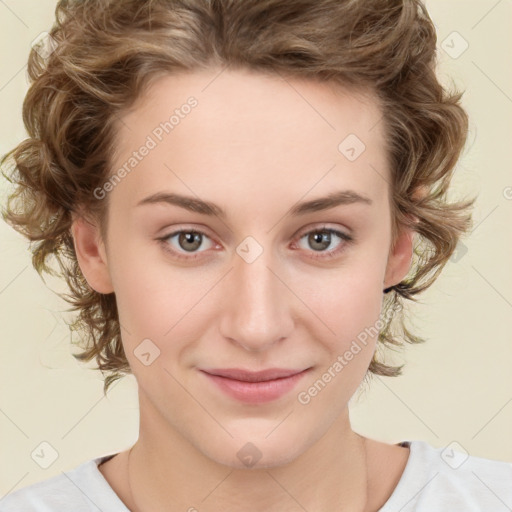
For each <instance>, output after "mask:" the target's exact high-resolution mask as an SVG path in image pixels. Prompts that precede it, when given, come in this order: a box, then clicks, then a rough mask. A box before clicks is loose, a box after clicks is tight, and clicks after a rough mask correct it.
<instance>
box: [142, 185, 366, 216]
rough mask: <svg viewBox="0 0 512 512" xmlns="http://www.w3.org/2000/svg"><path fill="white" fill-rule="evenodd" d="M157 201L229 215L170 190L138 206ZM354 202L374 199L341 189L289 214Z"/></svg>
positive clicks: (205, 212)
mask: <svg viewBox="0 0 512 512" xmlns="http://www.w3.org/2000/svg"><path fill="white" fill-rule="evenodd" d="M155 203H156V204H158V203H164V204H170V205H175V206H179V207H181V208H184V209H186V210H189V211H191V212H196V213H200V214H203V215H212V216H213V215H216V216H218V217H220V218H223V219H225V218H226V217H227V215H226V212H225V211H224V210H223V209H222V208H221V207H220V206H218V205H216V204H215V203H212V202H210V201H203V200H201V199H197V198H194V197H191V196H183V195H180V194H175V193H170V192H156V193H155V194H151V195H150V196H148V197H145V198H144V199H142V200H140V201H139V202H138V203H137V206H142V205H147V204H155ZM354 203H361V204H367V205H371V204H372V203H373V201H372V200H371V199H370V198H368V197H366V196H363V195H361V194H359V193H357V192H355V191H353V190H341V191H338V192H332V193H331V194H329V195H327V196H325V197H319V198H317V199H313V200H311V201H304V202H301V203H297V204H296V205H294V206H293V207H292V208H291V209H290V210H289V211H288V214H290V215H295V216H297V215H304V214H306V213H313V212H319V211H323V210H329V209H331V208H334V207H336V206H340V205H348V204H354Z"/></svg>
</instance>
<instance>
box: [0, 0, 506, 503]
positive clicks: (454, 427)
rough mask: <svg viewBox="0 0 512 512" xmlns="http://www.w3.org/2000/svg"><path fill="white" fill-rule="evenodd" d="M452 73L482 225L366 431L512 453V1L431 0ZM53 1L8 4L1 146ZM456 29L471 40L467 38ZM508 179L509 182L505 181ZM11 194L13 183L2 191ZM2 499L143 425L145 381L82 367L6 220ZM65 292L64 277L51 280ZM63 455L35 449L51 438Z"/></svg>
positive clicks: (1, 307)
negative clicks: (42, 459) (467, 129)
mask: <svg viewBox="0 0 512 512" xmlns="http://www.w3.org/2000/svg"><path fill="white" fill-rule="evenodd" d="M426 4H427V7H428V9H429V11H430V13H431V16H432V18H433V20H434V22H435V24H436V26H437V30H438V39H439V41H438V47H439V66H440V68H439V72H440V74H441V76H442V80H443V82H444V83H449V80H450V78H449V77H451V78H452V79H453V82H454V83H455V84H456V85H457V86H458V87H461V88H462V89H466V91H467V92H466V94H465V96H464V98H463V105H464V106H465V107H466V109H467V110H468V112H469V114H470V117H471V133H470V137H469V141H468V144H467V147H466V150H465V153H464V156H463V158H462V159H461V161H460V164H459V166H458V172H457V178H456V187H455V192H456V195H462V194H470V195H472V194H475V193H477V194H478V195H479V199H478V202H477V205H476V209H475V214H474V216H475V228H474V229H473V232H472V233H471V235H470V236H469V237H468V238H467V239H465V240H464V241H463V243H464V246H461V251H460V252H458V253H457V254H458V258H455V259H454V261H451V262H449V263H448V265H447V266H446V268H445V271H444V274H443V275H442V276H441V278H440V279H439V280H438V282H437V283H436V285H434V287H433V288H431V289H430V290H428V292H427V293H425V294H424V296H423V300H422V304H419V305H416V306H415V307H414V308H413V311H414V313H415V317H414V318H415V319H414V325H415V326H416V328H417V329H418V330H419V331H420V332H421V333H422V334H423V335H424V336H425V337H427V338H428V342H427V343H425V344H423V345H420V346H415V347H409V348H408V349H407V350H406V351H405V352H404V353H403V355H402V356H395V359H394V360H395V361H397V362H398V361H400V362H401V361H403V360H407V361H408V363H407V366H406V367H405V374H404V375H403V376H402V377H399V378H397V379H390V378H375V379H374V381H373V384H372V386H371V389H370V390H369V391H367V392H364V393H362V394H361V395H360V396H359V398H358V400H357V401H356V400H354V401H353V403H352V405H351V417H352V421H353V426H354V429H355V430H356V431H358V432H360V433H363V434H365V435H368V436H370V437H374V438H376V439H380V440H383V441H387V442H398V441H400V440H405V439H409V440H411V439H423V440H426V441H428V442H429V443H431V444H432V445H434V446H436V447H444V446H447V445H448V444H450V443H452V442H454V441H455V442H457V443H458V445H456V447H457V448H459V445H460V448H462V449H464V450H466V451H467V452H469V453H470V454H471V455H476V456H480V457H486V458H493V459H500V460H506V461H512V439H511V435H510V433H511V432H512V374H511V370H510V368H511V367H512V334H511V318H512V234H511V233H512V228H511V225H512V171H511V169H512V166H511V164H512V158H511V151H510V149H511V138H510V137H511V134H512V129H511V128H512V66H511V63H510V48H512V36H511V33H512V30H511V29H512V26H511V19H512V2H511V1H510V0H501V1H496V0H485V1H484V0H481V1H465V2H460V1H453V0H452V1H447V0H428V1H427V3H426ZM54 5H55V2H54V0H37V1H35V0H32V1H29V0H22V1H20V0H17V1H14V0H5V1H1V2H0V52H1V53H0V57H1V60H0V62H1V66H0V112H1V120H0V153H2V154H3V153H5V152H6V151H7V150H8V149H10V148H11V147H13V146H14V145H15V144H17V143H18V142H19V141H21V140H22V139H23V138H24V137H25V132H24V128H23V125H22V121H21V104H22V100H23V97H24V94H25V92H26V90H27V82H26V66H25V65H26V58H27V55H28V50H29V47H30V43H31V41H32V40H34V39H35V38H36V37H37V36H38V34H40V33H41V32H42V31H44V30H47V29H48V28H49V27H50V26H51V24H52V21H53V9H54ZM453 31H456V32H458V33H459V34H460V36H462V37H463V38H464V40H466V41H467V43H468V44H469V47H468V48H467V50H466V51H465V52H463V53H462V54H461V55H460V56H458V57H457V58H453V57H451V56H449V55H448V54H447V53H446V52H445V51H444V50H443V49H442V48H441V46H444V45H443V40H446V43H447V44H448V45H449V46H451V47H452V49H451V50H450V51H451V52H452V54H453V52H454V51H457V50H458V49H460V48H461V46H460V44H461V41H460V39H458V36H457V35H453V34H452V33H453ZM507 187H508V188H507ZM0 191H1V194H2V198H3V197H4V196H5V192H6V183H5V181H4V180H2V184H1V187H0ZM0 241H1V246H0V317H1V331H0V332H1V350H2V357H1V360H0V376H1V377H0V378H1V382H0V389H1V395H0V440H1V444H0V461H1V462H0V496H3V495H4V494H6V493H7V492H10V491H11V490H15V489H18V488H20V487H23V486H25V485H28V484H30V483H32V482H36V481H38V480H42V479H45V478H48V477H50V476H52V475H55V474H58V473H59V472H60V471H63V470H67V469H70V468H72V467H74V466H76V465H78V464H79V463H81V462H83V461H85V460H87V459H90V458H93V457H98V456H100V455H104V454H107V453H113V452H115V451H119V450H123V449H125V448H126V447H128V446H129V445H130V444H132V443H133V442H134V441H135V440H136V438H137V435H138V409H137V395H136V383H135V380H134V378H133V377H131V376H130V377H127V378H125V379H124V380H122V381H120V382H118V383H117V384H116V385H115V387H114V388H113V389H112V390H111V391H110V393H109V395H108V398H104V397H103V394H102V380H101V374H100V373H99V372H93V371H91V370H89V369H87V368H86V367H84V366H79V365H78V363H77V362H76V361H75V359H73V357H72V356H71V354H70V344H69V334H68V331H67V328H66V326H65V324H64V323H63V321H62V318H61V316H60V314H59V311H61V310H64V309H65V308H66V307H67V305H66V304H65V303H64V302H62V301H61V300H60V299H58V298H57V297H56V296H55V295H54V294H53V293H52V292H51V291H50V290H48V289H47V287H46V286H45V285H44V284H43V282H42V281H41V279H40V278H39V276H38V275H37V273H36V272H35V271H34V270H33V268H32V266H31V264H30V257H29V252H28V250H27V243H26V241H25V240H24V239H23V238H22V237H21V236H20V235H18V234H17V233H16V232H15V231H13V230H12V229H11V228H10V227H9V226H7V225H6V224H5V223H3V222H0ZM49 283H51V285H52V286H53V287H55V288H57V287H58V284H56V283H55V282H52V281H49ZM44 441H46V442H48V443H50V444H51V445H52V446H53V447H54V449H55V450H56V451H57V452H58V458H57V459H56V460H55V461H54V462H53V464H51V465H50V466H49V467H48V468H47V469H43V468H41V467H40V466H39V465H38V464H36V462H35V461H34V460H33V459H32V458H31V453H32V452H33V451H34V450H36V448H37V447H38V446H39V445H40V443H41V442H44Z"/></svg>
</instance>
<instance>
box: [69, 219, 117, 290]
mask: <svg viewBox="0 0 512 512" xmlns="http://www.w3.org/2000/svg"><path fill="white" fill-rule="evenodd" d="M71 234H72V236H73V243H74V246H75V253H76V257H77V260H78V264H79V265H80V269H81V270H82V274H83V275H84V277H85V279H86V281H87V282H88V283H89V286H90V287H91V288H92V289H93V290H95V291H97V292H98V293H103V294H107V293H112V292H113V291H114V288H113V286H112V281H111V279H110V273H109V269H108V262H107V254H106V251H105V245H104V243H103V240H102V238H101V235H100V230H99V227H98V226H96V225H95V224H93V223H91V222H89V221H88V220H86V219H85V218H84V217H82V216H77V217H73V222H72V224H71Z"/></svg>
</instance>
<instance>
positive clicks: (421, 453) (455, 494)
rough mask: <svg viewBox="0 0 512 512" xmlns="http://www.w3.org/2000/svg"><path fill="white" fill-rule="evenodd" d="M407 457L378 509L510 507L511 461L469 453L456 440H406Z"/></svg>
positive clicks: (454, 511)
mask: <svg viewBox="0 0 512 512" xmlns="http://www.w3.org/2000/svg"><path fill="white" fill-rule="evenodd" d="M406 443H407V444H409V446H410V450H411V452H410V456H409V460H408V462H407V465H406V467H405V470H404V473H403V475H402V478H401V479H400V481H399V483H398V485H397V487H396V489H395V491H394V492H393V494H392V495H391V497H390V499H389V500H388V502H386V504H385V505H384V507H383V508H381V509H380V511H379V512H390V511H392V510H395V509H399V510H401V511H402V512H412V511H414V512H427V511H428V512H431V511H432V510H436V512H443V511H446V512H448V511H449V512H488V511H490V510H492V511H493V512H500V511H503V512H505V511H509V510H510V509H511V507H512V464H511V463H509V462H503V461H498V460H491V459H486V458H482V457H477V456H474V455H469V454H468V453H467V452H466V451H465V450H464V448H463V447H462V446H461V445H459V444H458V443H451V444H449V445H448V446H446V447H442V448H435V447H433V446H431V445H430V444H428V443H426V442H425V441H408V442H406Z"/></svg>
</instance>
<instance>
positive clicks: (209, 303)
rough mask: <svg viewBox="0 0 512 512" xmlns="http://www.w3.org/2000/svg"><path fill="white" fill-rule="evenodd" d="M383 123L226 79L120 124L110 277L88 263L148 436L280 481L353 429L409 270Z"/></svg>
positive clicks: (295, 88) (196, 83) (156, 90)
mask: <svg viewBox="0 0 512 512" xmlns="http://www.w3.org/2000/svg"><path fill="white" fill-rule="evenodd" d="M380 120H381V113H380V111H379V110H378V107H377V105H376V103H375V102H374V101H373V100H372V99H371V98H366V99H365V98H363V97H362V96H359V95H357V96H356V95H354V94H353V93H349V92H343V91H342V90H341V89H340V90H338V92H335V90H334V89H333V88H330V87H328V85H326V84H321V83H314V82H309V81H298V80H295V79H294V80H284V79H281V78H279V77H278V76H272V77H269V76H265V75H263V74H256V73H249V72H242V71H236V72H235V71H228V70H225V71H223V72H220V73H219V71H218V70H216V71H211V72H201V73H191V74H183V75H180V76H169V77H164V78H160V79H159V80H157V81H156V82H155V83H154V85H153V86H152V87H151V89H150V90H149V91H148V93H147V94H146V95H145V96H143V97H142V98H140V101H139V102H138V104H136V106H135V107H134V108H133V109H132V110H131V111H130V112H128V113H126V115H124V116H123V117H122V118H121V119H120V122H119V129H118V132H117V134H116V137H117V142H116V152H115V159H114V161H113V163H112V173H113V174H116V175H117V178H113V179H111V180H110V182H108V183H106V184H104V186H103V187H101V189H97V190H96V192H95V194H96V195H97V196H98V197H104V199H103V200H108V201H109V206H108V219H109V223H108V231H107V237H106V245H105V250H104V249H103V246H100V247H101V249H100V252H101V254H102V255H103V262H104V264H105V266H104V270H105V271H104V272H103V273H102V272H101V271H100V270H98V267H96V271H95V270H92V269H88V268H87V265H88V263H87V262H85V261H81V265H82V268H83V269H84V274H86V277H88V280H89V282H90V283H91V284H92V285H93V286H94V284H96V286H95V287H96V289H101V290H102V291H104V292H106V291H108V290H109V287H111V290H113V291H114V292H115V294H116V300H117V305H118V311H119V318H120V323H121V326H122V329H121V331H122V339H123V345H124V349H125V352H126V356H127V358H128V361H129V363H130V366H131V369H132V371H133V374H134V375H135V377H136V380H137V382H138V386H139V399H140V407H141V425H142V428H145V429H148V430H151V432H152V435H154V436H156V437H158V436H166V435H167V434H169V433H172V434H174V435H176V434H177V435H178V436H179V437H180V438H182V439H184V440H186V441H187V443H190V445H192V446H193V447H195V448H196V449H197V450H199V451H200V452H201V453H203V454H205V455H206V456H208V457H209V458H211V459H213V460H215V461H218V462H221V463H224V464H228V465H231V466H233V467H244V464H245V465H246V466H247V465H249V464H250V465H253V464H254V465H267V466H271V465H275V464H283V463H285V462H286V461H290V460H292V459H294V458H295V457H297V456H298V455H299V454H301V453H303V452H305V450H306V449H307V448H308V447H310V446H311V445H312V444H313V443H314V442H315V441H317V440H318V439H319V438H320V437H321V436H322V435H324V434H325V433H326V432H327V431H328V430H329V428H330V427H332V426H333V425H334V424H335V422H336V421H337V420H339V418H340V417H346V416H344V415H345V414H346V408H347V404H348V401H349V399H350V397H351V396H352V395H353V394H354V392H355V391H356V389H357V388H358V386H359V384H360V383H361V381H362V379H363V378H364V375H365V373H366V370H367V368H368V365H369V364H370V361H371V358H372V355H373V353H374V350H375V346H376V336H375V329H371V328H372V327H375V326H377V327H379V326H380V325H379V314H380V311H381V303H382V297H383V293H382V290H383V288H385V287H386V286H390V285H392V284H394V283H396V282H399V281H400V279H401V278H402V277H403V276H404V275H405V274H406V273H407V270H408V268H409V262H410V248H411V240H410V237H409V236H403V237H402V238H401V239H400V240H401V241H400V240H399V243H398V244H397V246H396V248H395V249H394V251H393V252H390V245H391V217H390V203H389V189H388V186H389V185H388V181H389V169H388V167H387V162H386V154H385V151H384V139H383V132H382V126H383V123H382V122H380ZM166 123H167V124H166ZM144 148H145V149H144ZM123 166H124V167H123ZM122 168H124V172H123V171H120V169H122ZM328 197H331V198H332V200H331V201H328V200H327V198H328ZM87 274H88V275H87ZM101 276H103V277H101ZM100 282H101V283H103V284H101V285H100V284H98V283H100ZM370 329H371V330H370ZM369 333H370V334H369ZM240 369H241V370H245V371H247V372H259V371H261V370H269V369H281V370H283V369H284V371H285V372H286V373H287V374H298V373H300V375H296V376H295V377H288V378H282V379H278V380H276V379H272V377H273V376H272V375H271V374H267V375H260V376H254V375H253V376H252V377H253V380H256V381H258V380H259V382H252V383H251V382H247V380H248V379H250V378H251V376H247V375H241V374H237V373H236V372H235V370H240ZM229 371H232V373H231V374H229ZM215 373H216V374H217V377H215V376H213V374H215ZM220 374H223V375H224V377H222V376H220ZM226 375H228V377H229V376H230V377H231V378H227V377H226ZM274 377H275V375H274ZM239 379H241V380H243V381H245V382H240V380H239ZM269 379H271V381H270V382H266V383H265V382H262V381H263V380H267V381H268V380H269ZM248 461H251V462H250V463H248Z"/></svg>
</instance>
